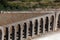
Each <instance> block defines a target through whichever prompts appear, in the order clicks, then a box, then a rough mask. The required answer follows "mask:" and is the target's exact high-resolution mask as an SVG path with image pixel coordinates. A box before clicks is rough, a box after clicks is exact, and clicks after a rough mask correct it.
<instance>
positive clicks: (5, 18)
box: [0, 13, 45, 26]
mask: <svg viewBox="0 0 60 40" xmlns="http://www.w3.org/2000/svg"><path fill="white" fill-rule="evenodd" d="M41 15H43V13H30V14H28V13H23V14H22V13H16V14H14V13H11V14H0V26H2V25H6V24H11V23H15V22H19V21H22V20H25V19H29V18H33V17H37V16H41ZM44 15H45V13H44Z"/></svg>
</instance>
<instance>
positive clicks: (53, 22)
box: [0, 12, 60, 40]
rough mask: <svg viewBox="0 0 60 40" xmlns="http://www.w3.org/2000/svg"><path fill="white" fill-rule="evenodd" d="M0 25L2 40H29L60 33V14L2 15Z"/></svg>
mask: <svg viewBox="0 0 60 40" xmlns="http://www.w3.org/2000/svg"><path fill="white" fill-rule="evenodd" d="M17 18H18V19H17ZM0 25H1V26H0V40H29V39H32V38H35V37H38V36H41V35H43V34H46V33H49V32H55V31H58V30H59V29H60V12H57V13H55V12H51V13H30V14H28V13H23V14H21V13H20V14H19V13H18V14H0Z"/></svg>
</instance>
